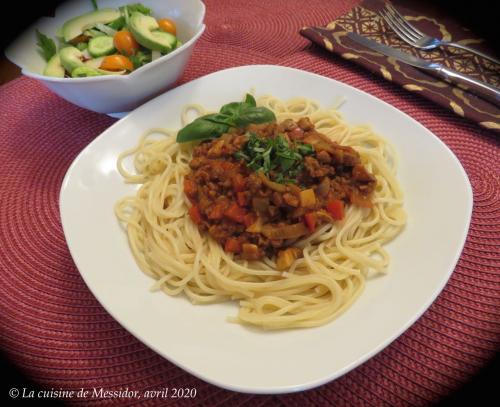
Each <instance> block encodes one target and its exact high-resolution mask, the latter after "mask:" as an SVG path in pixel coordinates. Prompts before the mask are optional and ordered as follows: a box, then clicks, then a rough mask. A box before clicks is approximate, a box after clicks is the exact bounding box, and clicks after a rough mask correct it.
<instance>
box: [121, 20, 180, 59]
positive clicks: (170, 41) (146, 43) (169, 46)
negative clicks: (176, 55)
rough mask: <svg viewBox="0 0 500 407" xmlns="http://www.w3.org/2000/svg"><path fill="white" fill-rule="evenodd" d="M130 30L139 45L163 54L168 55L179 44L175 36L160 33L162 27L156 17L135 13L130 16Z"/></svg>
mask: <svg viewBox="0 0 500 407" xmlns="http://www.w3.org/2000/svg"><path fill="white" fill-rule="evenodd" d="M128 28H129V29H130V32H131V33H132V35H133V36H134V38H135V39H136V41H137V42H138V43H139V44H141V45H142V46H143V47H146V48H148V49H150V50H152V51H160V52H161V53H162V54H167V53H169V52H170V51H172V50H173V49H174V48H175V46H176V44H177V38H176V37H175V35H172V34H170V33H167V32H164V31H159V28H160V27H159V26H158V23H157V21H156V19H155V18H154V17H150V16H145V15H144V14H141V13H138V12H133V13H132V15H131V16H130V20H129V26H128Z"/></svg>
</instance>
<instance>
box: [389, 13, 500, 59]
mask: <svg viewBox="0 0 500 407" xmlns="http://www.w3.org/2000/svg"><path fill="white" fill-rule="evenodd" d="M380 15H381V16H382V18H383V19H384V20H385V21H386V23H387V24H389V26H390V27H391V28H392V29H393V30H394V31H395V32H396V34H397V35H398V36H399V38H401V39H402V40H403V41H405V42H406V43H408V44H410V45H411V46H412V47H415V48H419V49H423V50H426V51H427V50H431V49H434V48H437V47H441V46H444V47H455V48H461V49H464V50H466V51H469V52H472V53H473V54H476V55H479V56H481V57H483V58H486V59H488V60H490V61H491V62H494V63H495V64H498V65H500V61H499V60H498V59H495V58H493V57H492V56H491V55H487V54H484V53H482V52H480V51H478V50H476V49H474V48H471V47H468V46H467V45H462V44H459V43H457V42H450V41H443V40H439V39H437V38H432V37H430V36H428V35H426V34H424V33H423V32H422V31H420V30H418V29H417V28H415V27H414V26H413V25H411V24H410V23H409V22H408V21H407V20H406V19H405V18H404V17H403V16H402V15H401V14H400V13H399V11H397V10H396V9H395V8H394V7H393V6H392V5H391V4H390V3H386V4H385V8H384V9H382V10H380Z"/></svg>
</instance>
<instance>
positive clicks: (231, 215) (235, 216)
mask: <svg viewBox="0 0 500 407" xmlns="http://www.w3.org/2000/svg"><path fill="white" fill-rule="evenodd" d="M246 214H247V211H246V210H245V209H243V208H242V207H241V206H239V205H238V204H237V203H236V202H233V203H232V204H231V206H230V207H229V208H228V209H227V210H226V212H225V213H224V216H225V217H226V218H228V219H230V220H232V221H233V222H237V223H245V215H246Z"/></svg>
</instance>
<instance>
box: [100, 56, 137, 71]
mask: <svg viewBox="0 0 500 407" xmlns="http://www.w3.org/2000/svg"><path fill="white" fill-rule="evenodd" d="M100 68H101V69H105V70H106V71H122V70H124V69H125V70H127V71H133V70H134V64H133V63H132V61H131V60H130V59H128V58H127V57H126V56H124V55H108V56H107V57H104V59H103V60H102V63H101V66H100Z"/></svg>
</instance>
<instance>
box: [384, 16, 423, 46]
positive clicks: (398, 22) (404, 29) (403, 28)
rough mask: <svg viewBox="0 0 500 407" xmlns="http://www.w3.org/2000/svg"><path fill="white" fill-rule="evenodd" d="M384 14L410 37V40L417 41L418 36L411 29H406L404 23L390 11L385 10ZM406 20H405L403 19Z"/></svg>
mask: <svg viewBox="0 0 500 407" xmlns="http://www.w3.org/2000/svg"><path fill="white" fill-rule="evenodd" d="M385 14H386V16H387V18H388V19H389V20H391V22H392V23H393V24H394V25H396V26H397V27H398V28H399V30H400V31H402V32H404V33H405V34H406V36H407V37H408V38H410V39H411V40H412V41H417V40H418V39H419V38H420V36H418V35H417V34H415V33H414V32H413V31H411V30H410V29H408V27H407V26H406V24H405V23H403V22H402V21H400V20H399V19H398V18H397V17H396V16H395V15H394V14H392V13H391V12H390V11H388V10H385ZM405 21H406V20H405Z"/></svg>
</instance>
